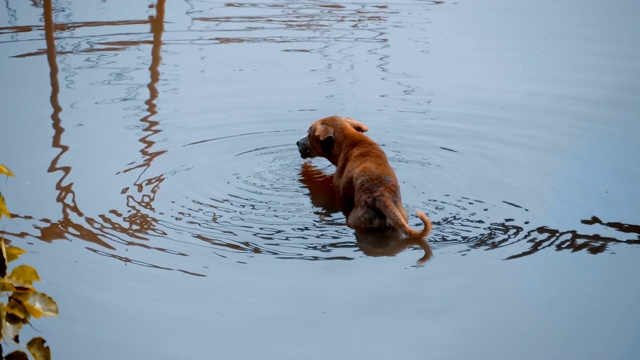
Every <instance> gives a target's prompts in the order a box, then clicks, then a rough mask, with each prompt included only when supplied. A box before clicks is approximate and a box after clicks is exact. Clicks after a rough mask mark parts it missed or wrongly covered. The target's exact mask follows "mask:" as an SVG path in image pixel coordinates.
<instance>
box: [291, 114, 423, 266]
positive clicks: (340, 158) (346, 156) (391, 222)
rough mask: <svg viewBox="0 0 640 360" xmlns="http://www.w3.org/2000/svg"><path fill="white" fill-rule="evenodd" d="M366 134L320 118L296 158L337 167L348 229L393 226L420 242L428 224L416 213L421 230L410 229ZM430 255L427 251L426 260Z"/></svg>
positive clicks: (348, 122) (352, 124) (382, 158)
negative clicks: (319, 159) (315, 159)
mask: <svg viewBox="0 0 640 360" xmlns="http://www.w3.org/2000/svg"><path fill="white" fill-rule="evenodd" d="M367 130H368V128H367V127H366V126H365V125H364V124H362V123H359V122H357V121H355V120H353V119H350V118H342V117H339V116H331V117H327V118H324V119H320V120H318V121H316V122H315V123H313V124H312V125H311V127H309V133H308V135H307V136H305V137H304V138H302V139H300V141H298V143H297V145H298V150H299V151H300V156H302V158H303V159H306V158H313V157H318V156H320V157H324V158H326V159H328V160H329V161H330V162H331V163H332V164H333V165H335V166H336V173H335V175H334V178H333V186H334V189H335V190H336V195H337V197H338V200H339V201H340V202H341V204H340V205H341V206H342V209H343V212H344V214H345V216H346V217H347V225H349V227H351V228H354V229H356V230H370V229H385V228H395V229H398V230H400V231H402V232H403V233H404V234H405V235H407V236H409V237H412V238H422V239H424V238H425V237H427V235H429V232H430V231H431V220H429V217H428V216H427V215H425V214H424V213H423V212H421V211H416V214H417V215H418V217H419V218H420V219H421V220H422V222H423V223H424V229H422V230H421V231H418V230H414V229H412V228H411V227H410V226H409V224H408V223H407V221H408V220H409V216H408V215H407V212H406V211H405V210H404V208H403V207H402V199H401V197H400V186H399V185H398V179H397V178H396V174H395V172H394V171H393V169H392V168H391V165H389V161H388V160H387V156H386V155H385V154H384V152H383V151H382V149H381V148H380V146H379V145H378V144H376V143H375V142H373V140H371V139H370V138H369V137H367V136H366V135H364V134H362V133H363V132H366V131H367ZM425 244H426V242H425ZM427 246H428V245H427ZM430 257H431V251H430V250H429V252H428V254H427V256H426V259H424V261H426V260H427V259H428V258H430Z"/></svg>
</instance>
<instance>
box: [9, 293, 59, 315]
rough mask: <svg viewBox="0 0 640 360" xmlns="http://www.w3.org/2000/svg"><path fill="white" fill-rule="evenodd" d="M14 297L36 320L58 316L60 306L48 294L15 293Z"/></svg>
mask: <svg viewBox="0 0 640 360" xmlns="http://www.w3.org/2000/svg"><path fill="white" fill-rule="evenodd" d="M12 297H14V298H16V299H17V300H20V301H21V302H22V303H23V304H24V306H25V307H26V308H27V311H28V312H29V314H31V315H32V316H33V317H35V318H41V317H42V316H49V317H53V316H58V304H56V302H55V300H53V299H52V298H51V296H49V295H47V294H44V293H38V292H33V293H28V292H27V293H14V294H13V296H12Z"/></svg>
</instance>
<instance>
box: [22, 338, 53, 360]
mask: <svg viewBox="0 0 640 360" xmlns="http://www.w3.org/2000/svg"><path fill="white" fill-rule="evenodd" d="M45 344H46V341H44V339H43V338H41V337H39V336H38V337H36V338H33V339H31V341H29V342H28V343H27V349H29V352H30V353H31V355H33V358H34V359H36V360H51V349H49V347H48V346H47V345H45Z"/></svg>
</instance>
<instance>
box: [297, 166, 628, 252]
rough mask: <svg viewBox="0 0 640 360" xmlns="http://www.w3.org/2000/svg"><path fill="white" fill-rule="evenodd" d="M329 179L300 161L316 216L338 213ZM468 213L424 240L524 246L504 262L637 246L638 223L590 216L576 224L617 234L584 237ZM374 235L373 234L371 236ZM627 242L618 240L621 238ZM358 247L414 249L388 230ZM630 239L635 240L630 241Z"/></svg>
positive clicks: (445, 221)
mask: <svg viewBox="0 0 640 360" xmlns="http://www.w3.org/2000/svg"><path fill="white" fill-rule="evenodd" d="M331 178H332V177H331V176H330V175H326V174H325V173H324V172H322V171H321V170H319V169H317V168H316V167H314V166H312V165H310V164H308V163H305V164H304V165H303V166H302V169H301V173H300V182H301V183H302V184H303V185H304V186H305V187H306V188H307V189H308V190H309V197H310V198H311V202H312V204H313V205H314V206H315V207H318V208H320V209H322V212H319V213H318V215H320V216H321V217H325V216H329V215H331V214H333V213H336V212H338V211H340V210H339V208H338V206H337V203H336V200H335V198H334V196H333V195H332V194H333V184H332V181H331ZM474 216H475V214H474V213H473V212H468V213H458V214H455V215H449V216H445V217H444V218H442V219H440V220H439V221H433V224H434V234H433V235H432V236H431V237H429V239H428V241H429V242H430V243H432V244H442V245H453V244H468V245H469V246H471V247H472V248H475V249H488V250H491V249H498V248H504V247H508V246H509V247H512V248H515V246H514V245H518V244H522V243H526V244H529V249H527V250H525V251H521V252H520V253H518V254H515V255H511V256H509V257H508V258H507V259H517V258H520V257H524V256H528V255H533V254H535V253H536V252H538V251H540V250H543V249H555V250H557V251H560V250H570V251H572V252H578V251H582V250H586V251H588V252H589V253H591V254H600V253H603V252H604V251H606V250H607V249H609V246H610V245H613V244H627V245H640V225H631V224H624V223H620V222H603V221H602V220H600V219H599V218H597V217H595V216H593V217H592V218H591V219H589V220H582V224H584V225H592V226H600V229H601V230H602V231H607V232H611V231H614V232H616V233H621V235H620V236H619V237H618V238H617V237H613V236H602V235H599V234H584V233H581V232H579V231H578V230H564V231H562V230H556V229H551V228H549V227H547V226H538V227H535V228H527V227H526V226H521V225H515V224H513V223H512V221H513V220H512V219H508V220H505V221H504V222H494V223H491V224H489V225H487V224H486V223H485V222H484V221H483V220H475V219H474ZM374 235H375V234H374ZM628 235H630V236H631V238H629V239H626V240H623V239H622V238H624V237H625V236H628ZM356 237H357V238H358V246H359V247H360V248H361V250H363V252H364V253H365V254H367V255H372V256H376V255H395V254H397V253H399V252H400V251H402V250H404V249H405V248H407V247H408V246H412V245H419V244H413V243H402V242H400V241H399V240H398V236H397V234H394V233H393V232H389V233H382V234H381V235H375V236H369V238H366V237H363V236H362V234H358V233H356ZM634 237H635V238H634Z"/></svg>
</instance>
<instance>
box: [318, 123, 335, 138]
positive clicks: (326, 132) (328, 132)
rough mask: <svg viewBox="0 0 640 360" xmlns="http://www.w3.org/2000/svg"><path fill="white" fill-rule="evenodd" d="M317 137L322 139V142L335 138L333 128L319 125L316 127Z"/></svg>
mask: <svg viewBox="0 0 640 360" xmlns="http://www.w3.org/2000/svg"><path fill="white" fill-rule="evenodd" d="M316 136H317V137H319V138H320V140H321V141H322V140H324V139H326V138H328V137H332V136H333V128H332V127H331V126H327V125H322V124H320V125H318V126H316Z"/></svg>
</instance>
